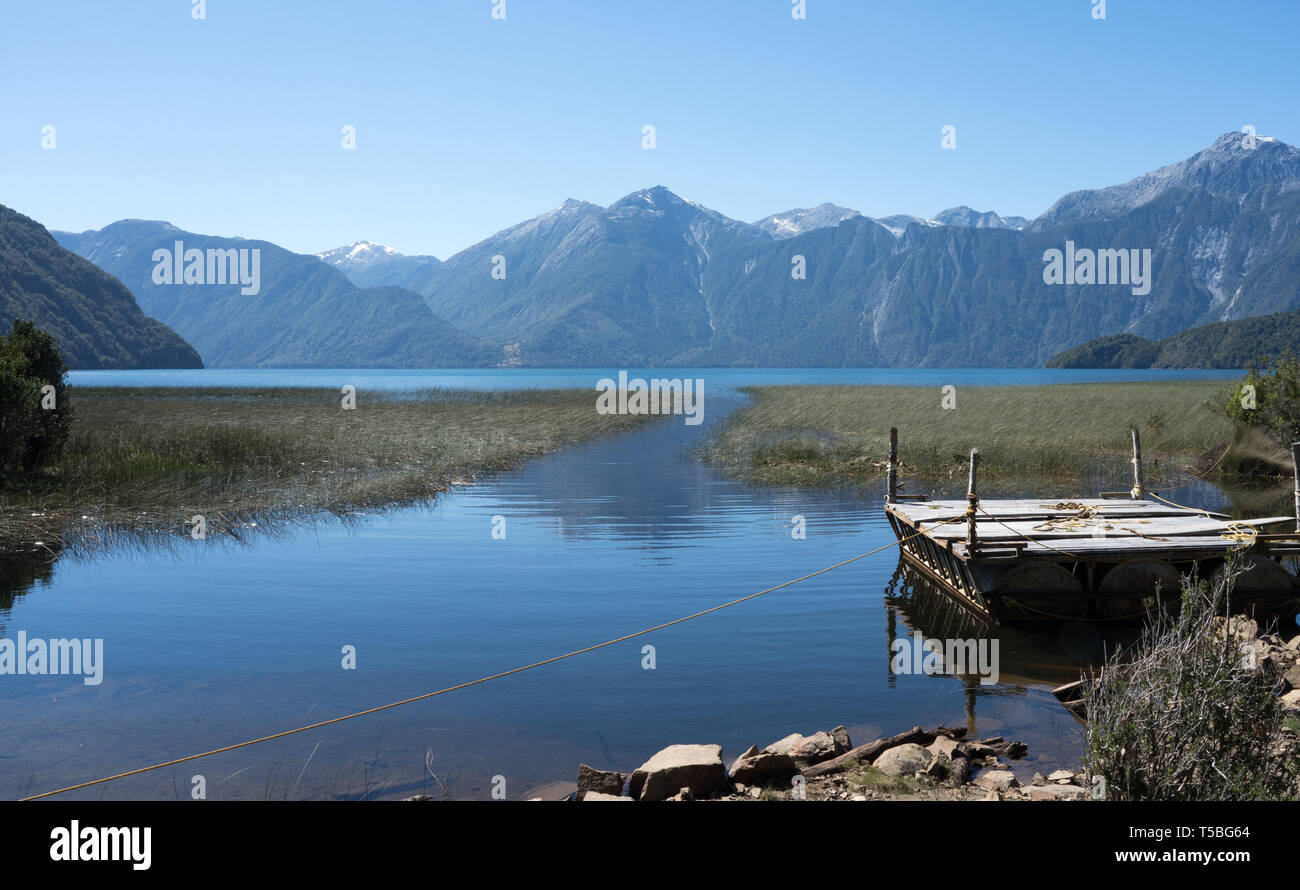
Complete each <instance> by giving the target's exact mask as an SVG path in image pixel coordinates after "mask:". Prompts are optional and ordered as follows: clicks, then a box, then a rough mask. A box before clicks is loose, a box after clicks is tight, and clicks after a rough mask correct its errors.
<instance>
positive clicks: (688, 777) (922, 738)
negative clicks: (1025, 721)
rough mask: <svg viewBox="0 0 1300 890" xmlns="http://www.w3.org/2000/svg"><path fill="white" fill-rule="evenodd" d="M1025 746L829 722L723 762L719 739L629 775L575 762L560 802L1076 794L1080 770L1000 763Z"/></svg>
mask: <svg viewBox="0 0 1300 890" xmlns="http://www.w3.org/2000/svg"><path fill="white" fill-rule="evenodd" d="M1027 752H1028V748H1027V746H1026V745H1024V744H1023V743H1021V742H1015V741H1008V740H1006V739H1004V738H1002V737H1001V736H994V737H991V738H983V739H976V740H968V739H967V738H966V730H965V729H962V728H951V727H943V726H940V727H936V728H935V729H930V730H926V729H922V728H921V727H919V726H915V727H913V728H912V729H910V730H908V731H907V732H904V733H900V734H898V735H895V736H889V737H886V738H880V739H876V740H874V741H872V742H868V743H867V744H865V745H858V746H854V745H853V743H852V741H851V739H850V738H849V733H848V730H846V729H845V728H844V727H843V726H837V727H835V728H834V729H832V730H828V731H821V732H816V733H814V734H813V735H810V736H804V735H800V734H798V733H795V734H792V735H788V736H786V737H785V738H783V739H780V740H778V741H776V742H773V743H772V744H770V745H768V746H767V747H765V748H763V749H761V750H760V749H759V748H758V747H757V746H751V747H750V748H749V749H748V750H746V751H745V752H744V753H743V754H741V755H740V756H739V757H737V758H736V760H735V761H734V762H733V763H732V764H731V768H730V769H728V768H727V767H726V765H725V764H724V763H723V759H722V746H721V745H670V746H669V747H667V748H664V749H663V750H662V751H660V752H658V753H657V754H655V755H654V756H653V757H651V758H650V759H649V760H647V761H646V762H645V763H644V764H642V765H641V766H640V767H639V768H638V769H637V770H635V771H634V772H633V773H631V774H630V775H627V774H624V773H620V772H613V771H609V770H598V769H594V768H593V767H590V766H588V765H586V764H582V765H581V766H579V767H578V790H577V792H575V793H574V794H572V795H569V797H568V798H567V799H569V800H582V801H634V800H636V801H661V800H662V801H669V800H671V801H689V800H732V801H739V800H858V801H866V800H1082V799H1086V798H1088V797H1089V796H1090V792H1089V790H1088V788H1087V787H1086V782H1085V778H1084V777H1083V776H1081V775H1079V774H1078V773H1076V772H1074V771H1071V770H1056V771H1055V772H1053V773H1051V774H1050V775H1048V776H1043V775H1042V774H1037V775H1035V776H1034V782H1033V784H1032V785H1028V786H1021V785H1020V782H1019V781H1018V780H1017V779H1016V776H1015V774H1014V773H1013V772H1012V771H1011V770H1010V769H1009V768H1008V767H1009V764H1008V763H1007V762H1006V761H1008V760H1019V759H1020V758H1022V757H1024V756H1025V754H1026V753H1027Z"/></svg>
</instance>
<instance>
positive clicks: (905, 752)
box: [871, 742, 930, 776]
mask: <svg viewBox="0 0 1300 890" xmlns="http://www.w3.org/2000/svg"><path fill="white" fill-rule="evenodd" d="M929 764H930V752H929V751H927V750H925V749H924V748H922V747H921V746H920V745H918V744H915V743H914V742H907V743H905V744H902V745H897V746H895V747H893V748H890V749H889V750H888V751H886V752H885V753H884V754H881V755H880V756H879V757H877V758H876V760H875V762H874V763H872V764H871V765H872V766H874V767H875V768H876V769H878V770H880V771H881V772H882V773H884V774H885V775H887V776H912V775H915V774H916V773H918V772H920V771H921V770H923V769H925V768H926V767H927V766H929Z"/></svg>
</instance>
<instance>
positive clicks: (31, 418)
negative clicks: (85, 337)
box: [0, 320, 72, 484]
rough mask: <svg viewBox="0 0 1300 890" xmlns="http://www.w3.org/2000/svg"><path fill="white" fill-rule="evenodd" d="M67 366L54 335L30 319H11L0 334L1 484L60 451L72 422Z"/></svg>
mask: <svg viewBox="0 0 1300 890" xmlns="http://www.w3.org/2000/svg"><path fill="white" fill-rule="evenodd" d="M67 370H68V369H67V366H66V365H64V363H63V357H62V356H61V355H59V351H58V349H57V348H56V347H55V344H54V338H53V337H51V336H50V335H49V334H47V333H46V332H45V331H42V330H41V329H39V328H37V327H36V325H34V324H32V323H31V322H29V321H20V320H15V321H14V323H13V328H12V329H11V330H10V331H9V333H8V334H7V335H6V336H3V337H0V484H8V483H10V482H13V481H16V480H19V479H21V478H23V477H27V476H30V475H32V474H33V473H36V472H39V471H40V470H43V469H44V468H45V467H47V466H48V465H49V464H50V463H51V462H52V461H54V460H55V459H57V458H58V456H59V455H60V454H61V453H62V452H63V446H64V445H65V444H66V443H67V440H68V432H69V430H70V429H71V425H72V412H71V410H70V406H69V405H68V393H67V385H66V383H65V381H64V375H65V374H66V373H67ZM46 386H53V387H54V392H53V393H48V392H45V391H44V388H45V387H46Z"/></svg>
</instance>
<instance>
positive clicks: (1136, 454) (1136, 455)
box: [1129, 427, 1147, 501]
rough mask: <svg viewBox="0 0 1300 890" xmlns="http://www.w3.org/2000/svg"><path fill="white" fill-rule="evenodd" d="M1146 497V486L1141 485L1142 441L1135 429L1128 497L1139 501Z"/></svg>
mask: <svg viewBox="0 0 1300 890" xmlns="http://www.w3.org/2000/svg"><path fill="white" fill-rule="evenodd" d="M1146 495H1147V489H1146V486H1145V485H1143V484H1142V439H1141V438H1140V437H1139V436H1138V431H1137V428H1136V427H1135V428H1134V429H1133V490H1132V491H1131V492H1129V496H1130V497H1132V498H1133V500H1135V501H1140V500H1142V499H1143V498H1144V497H1146Z"/></svg>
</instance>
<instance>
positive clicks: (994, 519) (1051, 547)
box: [979, 507, 1083, 559]
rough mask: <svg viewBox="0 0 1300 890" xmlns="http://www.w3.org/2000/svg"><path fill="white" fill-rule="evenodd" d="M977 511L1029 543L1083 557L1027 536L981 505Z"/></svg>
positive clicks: (1074, 557)
mask: <svg viewBox="0 0 1300 890" xmlns="http://www.w3.org/2000/svg"><path fill="white" fill-rule="evenodd" d="M979 511H980V512H981V513H983V514H984V515H985V516H987V517H988V518H989V519H992V520H993V521H994V522H996V523H997V524H998V525H1000V526H1002V527H1003V528H1005V529H1006V530H1007V531H1009V532H1011V534H1013V535H1016V536H1017V537H1021V538H1024V539H1025V540H1026V541H1029V542H1030V543H1031V544H1039V545H1041V546H1043V547H1046V548H1047V549H1048V550H1055V551H1056V552H1057V553H1060V554H1062V555H1063V556H1068V557H1070V559H1082V558H1083V557H1081V556H1079V554H1077V553H1070V552H1069V551H1068V550H1062V549H1060V548H1059V547H1053V546H1052V545H1051V544H1047V543H1044V542H1043V541H1039V540H1037V539H1036V538H1031V537H1029V535H1027V534H1025V533H1024V532H1018V531H1016V530H1015V529H1014V528H1012V527H1011V526H1009V525H1007V524H1006V523H1005V522H1003V521H1002V520H1001V519H998V518H997V517H996V516H994V515H993V514H992V513H990V512H989V511H988V510H985V509H984V508H983V507H980V508H979Z"/></svg>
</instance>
